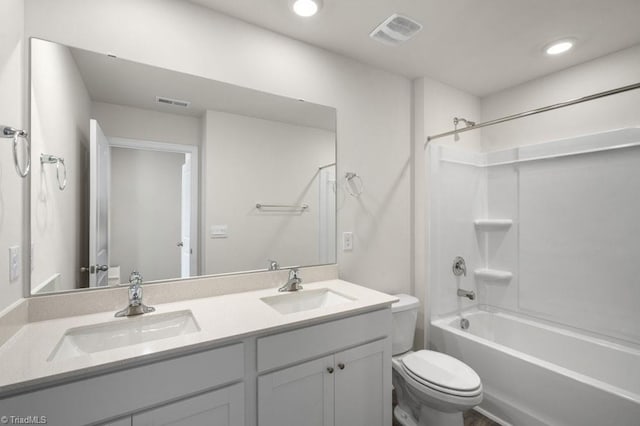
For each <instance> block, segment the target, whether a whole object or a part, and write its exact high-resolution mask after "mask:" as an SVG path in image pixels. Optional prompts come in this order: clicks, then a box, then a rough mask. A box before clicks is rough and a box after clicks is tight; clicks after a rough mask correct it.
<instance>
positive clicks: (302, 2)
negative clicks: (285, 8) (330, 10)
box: [291, 0, 322, 18]
mask: <svg viewBox="0 0 640 426" xmlns="http://www.w3.org/2000/svg"><path fill="white" fill-rule="evenodd" d="M321 6H322V0H294V1H293V3H292V5H291V8H292V9H293V11H294V12H295V13H296V15H298V16H303V17H305V18H308V17H309V16H313V15H315V14H316V13H318V10H320V7H321Z"/></svg>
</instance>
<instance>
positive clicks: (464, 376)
mask: <svg viewBox="0 0 640 426" xmlns="http://www.w3.org/2000/svg"><path fill="white" fill-rule="evenodd" d="M402 363H403V364H404V366H405V367H406V368H407V370H409V371H410V372H411V373H413V374H414V375H415V376H417V377H420V378H422V379H423V380H424V381H426V382H430V383H433V384H435V385H438V386H441V387H443V388H447V389H451V390H457V391H473V390H476V389H478V388H479V387H480V377H479V376H478V375H477V374H476V372H475V371H473V369H472V368H471V367H469V366H468V365H467V364H465V363H463V362H462V361H459V360H457V359H455V358H454V357H452V356H449V355H447V354H443V353H440V352H434V351H427V350H422V351H418V352H414V353H412V354H410V355H407V356H406V357H404V358H403V359H402Z"/></svg>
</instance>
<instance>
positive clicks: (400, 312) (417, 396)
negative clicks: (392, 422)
mask: <svg viewBox="0 0 640 426" xmlns="http://www.w3.org/2000/svg"><path fill="white" fill-rule="evenodd" d="M395 296H396V297H397V298H398V299H400V300H399V301H398V302H396V303H394V304H393V305H392V307H391V311H392V312H393V358H392V364H393V387H394V388H395V390H396V397H397V399H398V405H397V406H396V408H395V409H394V411H393V415H394V417H395V419H396V420H397V421H398V423H400V424H401V425H403V426H418V425H419V426H462V425H463V424H464V421H463V419H462V412H463V411H465V410H468V409H469V408H472V407H474V406H476V405H478V404H480V402H481V401H482V383H481V382H480V377H478V375H477V374H476V372H475V371H473V369H471V367H469V366H468V365H466V364H465V363H463V362H462V361H459V360H457V359H456V358H453V357H452V356H449V355H447V354H443V353H440V352H434V351H427V350H421V351H417V352H413V351H412V350H411V348H412V347H413V335H414V332H415V327H416V319H417V316H418V307H419V306H420V303H419V301H418V299H416V298H415V297H413V296H409V295H407V294H396V295H395Z"/></svg>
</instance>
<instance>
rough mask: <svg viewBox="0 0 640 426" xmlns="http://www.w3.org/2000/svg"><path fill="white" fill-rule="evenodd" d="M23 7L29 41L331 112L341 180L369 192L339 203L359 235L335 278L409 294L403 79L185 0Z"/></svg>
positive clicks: (36, 2) (406, 86)
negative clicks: (354, 181) (353, 178)
mask: <svg viewBox="0 0 640 426" xmlns="http://www.w3.org/2000/svg"><path fill="white" fill-rule="evenodd" d="M25 4H26V32H27V35H29V36H32V35H33V36H40V37H42V38H46V39H50V40H54V41H57V42H61V43H66V44H69V45H73V46H76V47H81V48H85V49H89V50H94V51H99V52H111V53H113V54H115V55H117V56H118V57H121V58H125V59H131V60H136V61H139V62H143V63H147V64H151V65H156V66H161V67H165V68H169V69H173V70H177V71H182V72H186V73H191V74H194V75H198V76H203V77H207V78H212V79H216V80H220V81H223V82H226V83H231V84H237V85H240V86H246V87H249V88H252V89H257V90H263V91H266V92H271V93H275V94H278V95H282V96H289V97H293V98H302V99H305V100H308V101H310V102H315V103H319V104H324V105H330V106H333V107H335V108H337V110H338V119H337V121H338V176H339V177H343V176H344V173H345V171H354V172H357V173H358V174H360V175H361V176H362V177H363V179H364V183H365V186H366V192H365V194H363V195H362V196H361V197H360V198H359V199H357V200H356V199H353V198H351V197H349V198H347V199H346V200H345V202H344V203H343V205H341V206H340V210H339V218H338V227H339V234H340V233H341V232H342V231H349V230H351V231H353V232H354V236H355V246H354V250H353V251H352V252H342V251H339V254H338V262H339V265H340V276H341V277H342V278H344V279H347V280H350V281H353V282H356V283H359V284H363V285H366V286H368V287H371V288H374V289H378V290H382V291H387V292H400V291H403V292H407V291H409V289H410V285H409V283H410V275H411V274H410V269H411V268H410V266H411V265H410V228H411V226H410V167H411V159H410V150H411V142H410V124H411V123H410V108H411V83H410V82H409V80H407V79H406V78H404V77H400V76H397V75H394V74H391V73H388V72H384V71H380V70H376V69H373V68H371V67H369V66H365V65H363V64H360V63H358V62H355V61H353V60H351V59H348V58H345V57H342V56H339V55H336V54H333V53H330V52H327V51H325V50H322V49H319V48H315V47H312V46H310V45H307V44H305V43H301V42H298V41H295V40H292V39H290V38H287V37H284V36H281V35H278V34H276V33H273V32H270V31H266V30H263V29H260V28H258V27H255V26H252V25H250V24H246V23H244V22H241V21H238V20H236V19H233V18H230V17H227V16H224V15H221V14H218V13H215V12H212V11H210V10H208V9H204V8H202V7H199V6H196V5H193V4H190V3H187V2H184V1H176V0H155V1H149V0H133V1H132V0H114V1H109V2H104V1H99V0H61V1H56V2H51V1H48V0H27V1H26V3H25Z"/></svg>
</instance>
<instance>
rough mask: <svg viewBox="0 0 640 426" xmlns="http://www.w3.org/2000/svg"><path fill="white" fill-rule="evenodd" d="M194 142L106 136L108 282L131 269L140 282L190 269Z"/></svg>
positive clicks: (187, 273) (186, 274)
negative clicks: (108, 139) (108, 165)
mask: <svg viewBox="0 0 640 426" xmlns="http://www.w3.org/2000/svg"><path fill="white" fill-rule="evenodd" d="M192 149H194V150H195V147H191V146H186V145H185V146H184V147H181V146H179V145H172V144H164V143H160V142H149V141H137V140H130V139H122V138H115V137H114V138H112V146H111V179H112V185H111V236H112V237H111V240H112V246H111V263H112V270H113V271H112V274H111V279H112V280H113V281H115V280H119V282H120V283H122V282H126V280H127V277H128V276H129V274H130V273H131V272H132V271H133V270H136V271H139V272H140V273H141V274H142V275H143V277H144V280H145V281H150V280H162V279H168V278H175V277H182V278H185V277H189V276H191V272H192V270H193V269H192V261H193V257H194V256H193V254H192V253H193V248H194V247H193V246H192V240H193V239H192V238H191V235H192V232H193V227H192V223H193V219H192V217H193V216H192V215H193V214H195V210H196V208H195V206H194V205H193V201H194V200H193V198H194V197H192V191H193V189H192V184H193V179H192V177H193V176H192V173H193V170H192V169H193V158H192V157H193V154H192V153H191V152H189V151H190V150H192Z"/></svg>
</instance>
